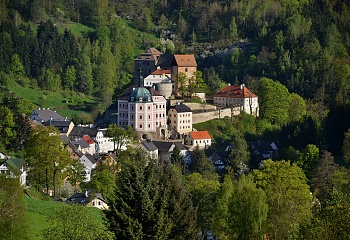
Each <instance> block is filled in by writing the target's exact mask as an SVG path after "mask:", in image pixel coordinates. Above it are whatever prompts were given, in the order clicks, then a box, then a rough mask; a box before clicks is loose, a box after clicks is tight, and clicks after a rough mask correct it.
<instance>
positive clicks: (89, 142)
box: [82, 135, 95, 145]
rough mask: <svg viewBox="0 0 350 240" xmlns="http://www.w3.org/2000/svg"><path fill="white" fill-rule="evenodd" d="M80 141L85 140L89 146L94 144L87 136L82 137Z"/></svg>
mask: <svg viewBox="0 0 350 240" xmlns="http://www.w3.org/2000/svg"><path fill="white" fill-rule="evenodd" d="M82 139H83V140H85V141H86V142H87V143H88V144H89V145H90V144H94V143H95V141H94V140H92V138H91V137H90V136H89V135H84V136H82Z"/></svg>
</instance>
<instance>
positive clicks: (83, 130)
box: [69, 126, 98, 138]
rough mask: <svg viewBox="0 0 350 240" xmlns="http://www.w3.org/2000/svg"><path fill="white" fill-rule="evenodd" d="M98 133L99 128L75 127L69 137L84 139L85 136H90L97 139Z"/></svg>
mask: <svg viewBox="0 0 350 240" xmlns="http://www.w3.org/2000/svg"><path fill="white" fill-rule="evenodd" d="M97 132H98V129H97V128H90V127H81V126H74V127H73V129H72V131H71V132H70V133H69V136H72V137H82V136H84V135H89V136H90V137H92V138H95V137H96V135H97Z"/></svg>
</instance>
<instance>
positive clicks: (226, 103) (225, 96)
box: [214, 84, 259, 116]
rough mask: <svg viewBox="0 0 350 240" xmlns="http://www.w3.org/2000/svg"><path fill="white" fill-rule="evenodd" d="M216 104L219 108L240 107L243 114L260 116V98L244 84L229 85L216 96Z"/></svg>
mask: <svg viewBox="0 0 350 240" xmlns="http://www.w3.org/2000/svg"><path fill="white" fill-rule="evenodd" d="M214 104H215V105H217V106H219V107H239V108H240V110H241V111H243V112H246V113H248V114H251V115H254V116H259V102H258V96H257V95H255V94H254V93H253V92H252V91H250V90H249V89H248V88H247V87H246V86H244V84H242V85H240V86H233V85H232V86H231V85H230V84H229V85H227V86H226V87H224V88H223V89H221V90H220V91H219V92H218V93H217V94H215V95H214Z"/></svg>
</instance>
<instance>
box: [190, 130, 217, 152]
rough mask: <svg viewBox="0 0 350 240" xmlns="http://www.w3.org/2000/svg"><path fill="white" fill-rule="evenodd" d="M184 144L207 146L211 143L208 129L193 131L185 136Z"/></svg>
mask: <svg viewBox="0 0 350 240" xmlns="http://www.w3.org/2000/svg"><path fill="white" fill-rule="evenodd" d="M185 144H186V145H189V146H191V147H196V146H198V147H199V148H207V147H208V146H210V145H211V136H210V134H209V133H208V131H193V132H190V133H189V134H188V135H186V136H185Z"/></svg>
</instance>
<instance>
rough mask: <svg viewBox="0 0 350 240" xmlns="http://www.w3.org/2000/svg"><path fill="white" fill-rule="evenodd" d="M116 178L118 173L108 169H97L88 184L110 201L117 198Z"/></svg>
mask: <svg viewBox="0 0 350 240" xmlns="http://www.w3.org/2000/svg"><path fill="white" fill-rule="evenodd" d="M115 180H116V174H114V173H113V172H111V171H109V170H108V169H102V170H95V171H94V172H93V175H92V179H91V181H90V182H89V185H88V186H89V188H90V189H94V190H95V191H96V192H99V193H101V194H102V196H103V197H104V198H105V199H107V200H108V201H112V200H113V199H114V198H115V195H114V191H115V188H116V183H115Z"/></svg>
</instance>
